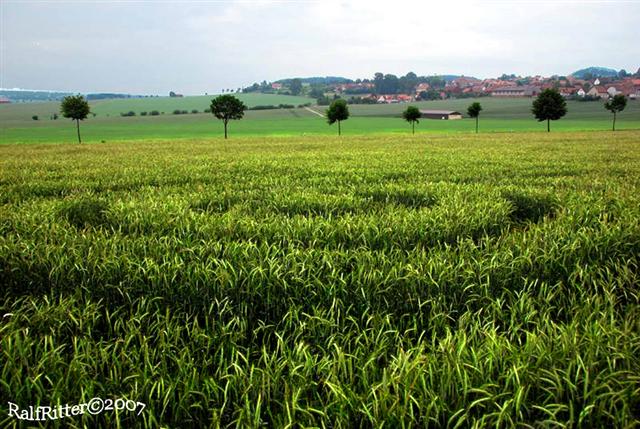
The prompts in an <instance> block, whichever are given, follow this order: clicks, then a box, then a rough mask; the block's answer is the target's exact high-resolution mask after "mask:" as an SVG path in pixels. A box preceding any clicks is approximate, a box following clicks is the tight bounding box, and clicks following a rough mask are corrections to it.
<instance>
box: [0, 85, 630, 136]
mask: <svg viewBox="0 0 640 429" xmlns="http://www.w3.org/2000/svg"><path fill="white" fill-rule="evenodd" d="M238 96H239V97H240V98H241V99H242V100H243V101H244V102H245V103H246V104H247V105H248V106H250V107H251V106H256V105H268V104H290V105H296V106H297V105H300V104H306V103H308V102H310V101H313V100H311V99H308V98H304V97H290V96H278V95H269V94H239V95H238ZM211 98H213V97H211V96H210V97H206V96H202V97H185V98H167V97H164V98H149V99H119V100H105V101H99V102H95V103H93V104H92V107H91V108H92V110H93V111H94V112H96V114H97V116H96V117H91V116H90V117H89V118H88V119H87V120H85V121H82V126H81V130H82V136H83V140H85V141H87V142H101V141H103V140H104V141H107V142H111V141H130V140H143V139H163V138H164V139H169V138H171V139H193V138H210V137H215V136H219V135H221V134H222V123H221V122H220V121H217V120H215V118H214V117H213V116H212V115H211V114H207V113H198V114H186V115H173V114H171V112H172V111H173V110H176V109H180V110H188V111H191V109H197V110H199V111H200V112H202V111H203V110H204V109H205V108H206V107H208V103H210V101H211ZM473 101H479V102H480V103H482V105H483V108H484V110H483V111H482V113H481V114H480V131H481V132H516V131H545V132H546V123H541V122H537V121H536V120H535V119H534V117H533V115H532V114H531V102H532V99H530V98H519V99H495V98H490V97H483V98H479V99H459V100H443V101H427V102H418V103H411V104H412V105H416V106H418V107H420V108H425V109H452V110H456V109H457V110H458V111H461V112H463V113H465V112H466V108H467V106H468V105H469V104H470V103H472V102H473ZM154 103H156V104H154ZM160 104H162V107H160ZM152 105H153V106H155V107H152ZM407 105H408V104H388V105H350V106H349V109H350V111H351V115H352V116H351V118H350V119H349V120H348V121H346V122H344V124H343V132H344V133H346V134H347V135H364V134H372V133H375V134H380V133H402V134H405V133H408V132H409V131H410V126H409V125H408V124H407V123H406V122H405V121H403V120H402V119H401V112H402V110H404V109H406V107H407ZM59 108H60V105H59V103H23V104H15V105H0V143H18V142H19V143H45V142H56V143H62V142H66V143H72V142H74V141H76V134H75V127H74V124H73V123H72V122H71V121H70V120H67V119H64V118H59V119H58V120H55V121H54V120H51V119H49V118H50V117H51V115H52V114H53V113H55V112H57V111H58V110H59ZM156 108H157V110H158V111H159V112H165V114H162V115H159V116H144V117H142V116H140V112H142V111H147V112H148V111H151V110H153V109H156ZM311 109H313V110H314V111H315V112H317V113H320V114H323V113H324V111H325V109H326V106H312V107H311ZM568 109H569V113H568V114H567V116H566V117H565V118H563V119H561V120H559V121H554V122H553V123H552V125H551V128H552V131H584V130H610V129H611V121H612V115H611V114H610V113H609V112H607V111H606V110H605V109H604V108H603V103H601V102H575V101H569V102H568ZM130 110H132V111H135V112H136V115H137V116H135V117H120V116H119V114H120V112H127V111H130ZM33 115H39V118H40V120H38V121H34V120H32V119H31V116H33ZM107 115H109V116H107ZM229 127H230V135H231V137H232V138H234V136H265V135H288V136H302V135H309V134H313V135H333V134H336V127H335V126H333V127H330V126H329V125H327V123H326V120H325V119H324V118H322V117H320V116H318V114H314V113H313V112H310V111H308V110H306V109H303V108H295V109H276V110H257V111H247V112H246V113H245V117H244V119H242V120H240V121H232V122H231V123H230V125H229ZM617 128H619V129H627V130H629V129H640V102H638V101H630V102H629V103H628V105H627V107H626V109H625V110H624V111H623V112H621V113H620V114H618V122H617ZM474 130H475V122H474V121H473V120H470V119H469V118H466V119H463V120H460V121H437V120H426V119H423V120H421V121H420V123H419V124H418V125H417V126H416V132H418V133H424V132H427V133H434V132H435V133H472V132H473V131H474Z"/></svg>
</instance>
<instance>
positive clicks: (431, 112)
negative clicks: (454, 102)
mask: <svg viewBox="0 0 640 429" xmlns="http://www.w3.org/2000/svg"><path fill="white" fill-rule="evenodd" d="M420 113H422V114H423V115H460V114H461V113H460V112H456V111H455V110H422V109H420Z"/></svg>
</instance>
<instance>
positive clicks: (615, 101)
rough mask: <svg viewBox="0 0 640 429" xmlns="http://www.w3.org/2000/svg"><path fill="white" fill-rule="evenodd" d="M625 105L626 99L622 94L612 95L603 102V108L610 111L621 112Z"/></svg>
mask: <svg viewBox="0 0 640 429" xmlns="http://www.w3.org/2000/svg"><path fill="white" fill-rule="evenodd" d="M625 107H627V99H626V97H625V96H624V95H622V94H617V95H614V96H613V98H612V99H611V100H609V101H607V102H606V103H605V104H604V108H605V109H607V110H608V111H610V112H612V113H617V112H622V111H623V110H624V108H625Z"/></svg>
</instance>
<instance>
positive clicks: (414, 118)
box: [402, 106, 421, 122]
mask: <svg viewBox="0 0 640 429" xmlns="http://www.w3.org/2000/svg"><path fill="white" fill-rule="evenodd" d="M420 116H421V115H420V110H419V109H418V108H417V107H415V106H409V107H407V109H406V110H405V111H404V112H402V117H403V118H404V120H405V121H407V122H420V121H418V119H420Z"/></svg>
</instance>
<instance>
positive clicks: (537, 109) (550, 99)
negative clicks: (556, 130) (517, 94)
mask: <svg viewBox="0 0 640 429" xmlns="http://www.w3.org/2000/svg"><path fill="white" fill-rule="evenodd" d="M531 113H533V115H534V116H535V117H536V119H537V120H538V122H542V121H547V132H549V131H551V125H550V123H549V121H556V120H558V119H560V118H562V117H563V116H564V115H566V114H567V102H566V101H564V98H563V97H562V95H560V93H559V92H558V90H557V89H552V88H549V89H545V90H544V91H542V92H541V93H540V94H538V98H536V99H535V101H534V102H533V106H532V109H531Z"/></svg>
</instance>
